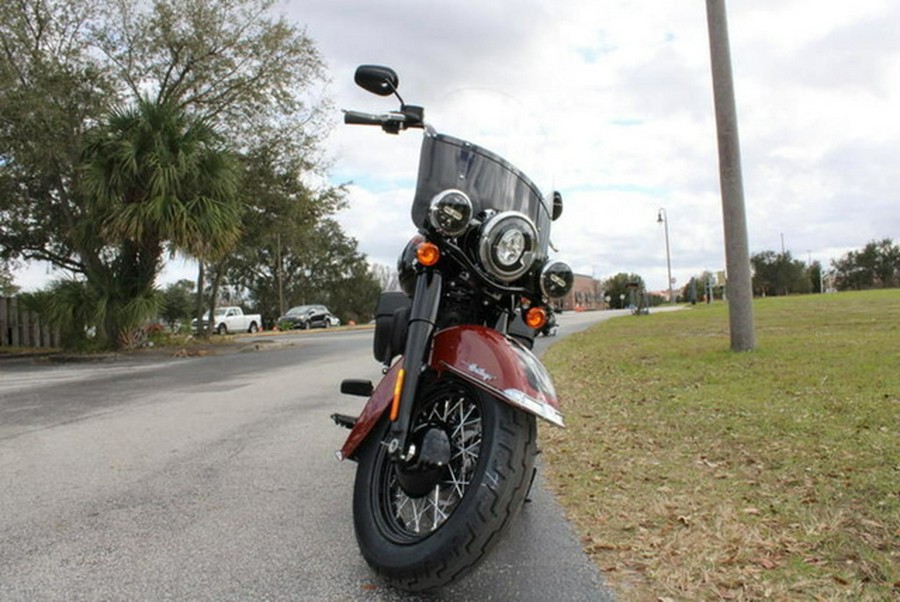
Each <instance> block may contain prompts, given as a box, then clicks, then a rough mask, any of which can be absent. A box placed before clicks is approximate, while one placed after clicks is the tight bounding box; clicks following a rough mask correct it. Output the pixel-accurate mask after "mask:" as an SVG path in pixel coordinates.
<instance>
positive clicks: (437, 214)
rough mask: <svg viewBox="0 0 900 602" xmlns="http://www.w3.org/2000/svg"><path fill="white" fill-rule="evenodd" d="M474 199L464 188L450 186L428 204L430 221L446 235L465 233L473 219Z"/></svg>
mask: <svg viewBox="0 0 900 602" xmlns="http://www.w3.org/2000/svg"><path fill="white" fill-rule="evenodd" d="M473 212H474V209H473V206H472V200H471V199H470V198H469V197H468V195H467V194H466V193H465V192H463V191H462V190H457V189H455V188H448V189H447V190H442V191H441V192H439V193H437V194H436V195H434V198H432V199H431V203H430V204H429V205H428V222H429V223H430V224H431V226H432V227H433V228H434V229H435V230H437V231H438V232H440V233H441V234H443V235H444V236H449V237H455V236H459V235H460V234H463V233H464V232H465V231H466V230H467V229H468V227H469V223H470V222H471V221H472V214H473Z"/></svg>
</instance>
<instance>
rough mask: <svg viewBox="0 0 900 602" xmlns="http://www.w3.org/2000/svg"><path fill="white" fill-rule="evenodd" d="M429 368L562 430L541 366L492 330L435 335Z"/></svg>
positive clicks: (462, 328) (553, 392) (471, 329)
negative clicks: (455, 377) (467, 383)
mask: <svg viewBox="0 0 900 602" xmlns="http://www.w3.org/2000/svg"><path fill="white" fill-rule="evenodd" d="M430 366H431V368H433V369H434V370H436V371H438V372H442V371H444V370H447V371H449V372H451V373H453V374H455V375H457V376H459V377H460V378H462V379H464V380H466V381H468V382H470V383H472V384H473V385H475V386H477V387H479V388H481V389H484V390H485V391H487V392H488V393H490V394H492V395H494V396H495V397H497V398H498V399H500V400H502V401H505V402H506V403H509V404H511V405H513V406H515V407H517V408H519V409H521V410H523V411H525V412H528V413H529V414H534V415H535V416H538V417H539V418H543V419H544V420H546V421H548V422H550V423H552V424H555V425H557V426H565V425H564V424H563V418H562V414H561V413H560V412H559V399H558V398H557V397H556V389H555V388H554V387H553V381H552V380H551V378H550V374H548V372H547V369H546V368H544V365H543V364H541V362H540V361H539V360H538V359H537V358H536V357H535V356H534V354H533V353H531V351H529V350H528V349H526V348H525V347H524V346H522V345H520V344H519V343H517V342H516V341H515V340H514V339H511V338H509V337H506V336H504V335H503V334H501V333H499V332H497V331H496V330H493V329H490V328H485V327H483V326H454V327H452V328H447V329H445V330H442V331H440V332H438V333H437V334H435V337H434V345H433V350H432V354H431V362H430Z"/></svg>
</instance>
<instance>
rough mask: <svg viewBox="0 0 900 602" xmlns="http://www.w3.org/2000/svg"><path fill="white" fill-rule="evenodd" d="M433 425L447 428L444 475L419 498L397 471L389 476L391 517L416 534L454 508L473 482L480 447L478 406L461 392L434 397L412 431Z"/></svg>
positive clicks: (434, 526)
mask: <svg viewBox="0 0 900 602" xmlns="http://www.w3.org/2000/svg"><path fill="white" fill-rule="evenodd" d="M435 425H441V426H442V427H443V428H444V429H446V432H447V434H448V437H449V439H450V446H451V456H450V462H449V463H448V465H447V466H446V467H445V470H446V474H445V476H444V478H443V479H442V480H441V481H440V482H438V483H437V484H436V485H435V487H434V489H433V490H432V491H431V492H430V493H428V494H427V495H425V496H422V497H420V498H410V497H409V496H408V495H407V494H406V493H405V492H404V490H403V489H402V487H401V485H400V482H399V480H398V479H397V477H396V474H393V473H392V474H391V476H390V478H389V487H390V490H391V492H392V497H393V515H394V518H395V519H396V521H397V522H398V524H399V525H400V526H402V528H403V529H404V530H406V531H407V532H410V533H412V534H416V535H421V534H424V533H427V532H430V531H435V530H437V529H438V528H440V527H441V526H442V525H443V524H444V523H445V522H446V521H447V519H448V518H449V517H450V515H451V514H452V513H453V511H454V510H455V509H456V507H457V505H458V504H459V502H460V501H461V500H462V499H463V497H464V496H465V493H466V489H467V488H468V487H469V484H470V483H471V481H472V477H473V475H474V472H475V468H476V466H477V464H478V456H479V452H480V448H481V442H482V434H481V416H480V413H479V410H478V406H477V405H476V404H475V403H474V402H473V401H472V400H471V399H469V397H468V396H467V395H466V394H464V393H463V392H460V391H453V392H449V393H447V394H445V395H444V397H443V398H441V399H438V400H436V401H435V403H434V404H433V405H431V407H429V408H428V409H427V410H426V411H425V412H422V413H421V414H419V416H418V417H417V418H416V419H415V420H414V424H413V425H412V431H413V432H415V431H416V429H423V428H434V427H435Z"/></svg>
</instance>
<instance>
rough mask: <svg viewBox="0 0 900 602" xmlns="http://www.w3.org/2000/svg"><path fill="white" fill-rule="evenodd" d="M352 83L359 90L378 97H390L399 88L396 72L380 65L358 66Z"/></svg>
mask: <svg viewBox="0 0 900 602" xmlns="http://www.w3.org/2000/svg"><path fill="white" fill-rule="evenodd" d="M353 81H355V82H356V85H357V86H359V87H360V88H362V89H364V90H367V91H369V92H371V93H372V94H377V95H378V96H390V95H391V94H394V93H395V92H396V91H397V88H398V87H399V86H400V78H399V77H397V72H396V71H394V70H393V69H391V68H390V67H383V66H381V65H360V66H359V67H357V68H356V75H355V76H354V77H353Z"/></svg>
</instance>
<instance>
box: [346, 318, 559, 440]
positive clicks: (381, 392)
mask: <svg viewBox="0 0 900 602" xmlns="http://www.w3.org/2000/svg"><path fill="white" fill-rule="evenodd" d="M401 365H402V362H396V363H395V364H394V366H393V367H392V368H391V369H390V371H389V372H388V373H387V374H386V375H385V376H384V378H383V379H381V382H379V383H378V386H377V387H376V388H375V390H374V392H373V393H372V396H371V397H370V398H369V401H367V402H366V405H365V407H364V408H363V410H362V413H361V414H360V415H359V418H357V420H356V424H355V425H354V426H353V429H352V430H351V431H350V434H349V435H348V436H347V440H346V441H345V442H344V445H343V447H342V448H341V451H340V452H339V454H338V457H340V458H353V457H354V456H355V454H356V451H357V449H358V448H359V446H360V444H361V443H362V442H363V441H365V440H366V438H367V437H368V436H369V433H370V432H371V431H372V429H373V428H375V425H376V424H378V421H379V420H380V419H381V416H382V415H383V414H384V412H385V411H387V409H388V407H389V406H390V404H391V401H392V399H393V396H394V383H395V382H396V380H397V373H398V372H399V369H400V367H401ZM429 367H430V368H431V369H433V370H434V371H435V372H438V373H443V372H450V373H451V374H454V375H456V376H458V377H459V378H461V379H463V380H465V381H466V382H469V383H471V384H473V385H474V386H476V387H479V388H481V389H484V390H485V391H487V392H488V393H490V394H491V395H493V396H495V397H497V398H498V399H500V400H501V401H504V402H506V403H509V404H510V405H513V406H515V407H517V408H519V409H521V410H523V411H525V412H528V413H529V414H534V415H535V416H538V417H540V418H543V419H544V420H547V421H548V422H550V423H552V424H555V425H557V426H565V425H564V424H563V418H562V414H561V413H560V412H559V400H558V399H557V397H556V389H554V387H553V381H552V380H551V379H550V375H549V374H548V373H547V369H546V368H544V366H543V364H541V362H540V361H539V360H538V359H537V358H536V357H535V356H534V354H532V353H531V352H530V351H529V350H528V349H526V348H525V347H523V346H522V345H520V344H519V343H516V342H515V341H514V340H513V339H510V338H508V337H506V336H504V335H502V334H500V333H499V332H497V331H496V330H493V329H490V328H485V327H483V326H453V327H451V328H446V329H444V330H441V331H440V332H438V333H436V334H435V335H434V341H433V345H432V351H431V360H430V361H429Z"/></svg>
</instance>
